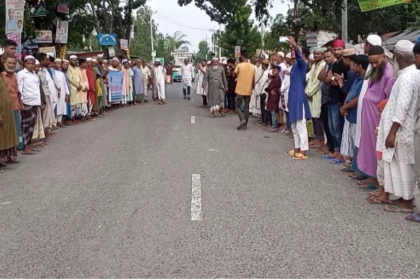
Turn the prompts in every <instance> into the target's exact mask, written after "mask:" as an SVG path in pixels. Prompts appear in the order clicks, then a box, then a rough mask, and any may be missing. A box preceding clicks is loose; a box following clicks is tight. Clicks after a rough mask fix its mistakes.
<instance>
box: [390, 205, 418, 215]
mask: <svg viewBox="0 0 420 280" xmlns="http://www.w3.org/2000/svg"><path fill="white" fill-rule="evenodd" d="M384 210H385V211H387V212H393V213H408V214H411V213H413V212H414V209H404V208H401V207H399V206H397V205H394V204H391V205H387V206H385V208H384Z"/></svg>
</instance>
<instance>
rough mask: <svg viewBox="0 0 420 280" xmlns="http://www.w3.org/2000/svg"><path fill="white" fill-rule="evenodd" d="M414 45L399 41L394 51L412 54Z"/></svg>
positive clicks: (406, 41) (409, 42)
mask: <svg viewBox="0 0 420 280" xmlns="http://www.w3.org/2000/svg"><path fill="white" fill-rule="evenodd" d="M413 48H414V43H412V42H411V41H408V40H399V41H398V42H397V43H396V44H395V51H397V52H399V53H411V54H412V53H413Z"/></svg>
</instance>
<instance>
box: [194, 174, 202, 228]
mask: <svg viewBox="0 0 420 280" xmlns="http://www.w3.org/2000/svg"><path fill="white" fill-rule="evenodd" d="M202 220H203V214H202V212H201V176H200V174H192V176H191V221H202Z"/></svg>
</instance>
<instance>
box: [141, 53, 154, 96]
mask: <svg viewBox="0 0 420 280" xmlns="http://www.w3.org/2000/svg"><path fill="white" fill-rule="evenodd" d="M140 69H141V73H142V75H143V94H144V102H145V103H147V102H149V101H148V100H147V92H148V90H149V87H150V85H151V84H152V82H151V79H152V72H151V71H150V68H149V66H147V64H146V60H144V59H142V60H141V66H140Z"/></svg>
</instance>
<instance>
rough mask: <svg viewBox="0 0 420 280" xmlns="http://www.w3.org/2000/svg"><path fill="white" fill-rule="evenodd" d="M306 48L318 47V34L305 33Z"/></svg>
mask: <svg viewBox="0 0 420 280" xmlns="http://www.w3.org/2000/svg"><path fill="white" fill-rule="evenodd" d="M305 35H306V46H307V47H309V48H313V47H316V46H317V45H318V32H317V31H315V32H306V34H305Z"/></svg>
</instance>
